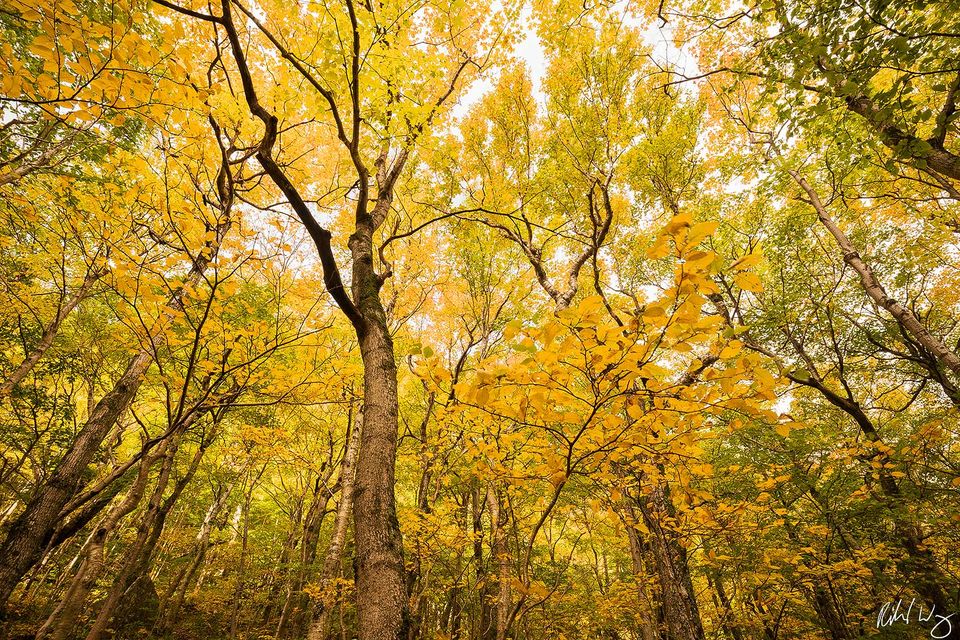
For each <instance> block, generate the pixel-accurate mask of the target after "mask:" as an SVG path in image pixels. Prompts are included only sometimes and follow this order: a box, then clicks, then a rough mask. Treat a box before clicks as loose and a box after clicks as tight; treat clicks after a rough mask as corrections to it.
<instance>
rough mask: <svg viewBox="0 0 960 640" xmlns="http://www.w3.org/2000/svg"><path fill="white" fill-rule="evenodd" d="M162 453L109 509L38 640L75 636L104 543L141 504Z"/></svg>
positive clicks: (148, 461)
mask: <svg viewBox="0 0 960 640" xmlns="http://www.w3.org/2000/svg"><path fill="white" fill-rule="evenodd" d="M163 453H164V452H163V448H161V449H160V450H159V451H157V452H156V453H155V454H153V455H151V456H148V457H145V458H143V459H141V461H140V469H139V472H138V473H137V478H136V480H135V481H134V483H133V485H132V486H131V487H130V489H129V490H128V491H127V494H126V495H125V496H124V498H123V500H121V501H120V502H119V503H117V504H115V505H114V506H113V507H112V508H111V509H110V511H109V512H108V513H107V515H106V517H104V519H103V522H101V523H100V524H99V525H98V526H97V528H96V530H95V531H94V532H93V535H92V537H91V538H90V541H89V542H88V544H87V548H86V549H85V551H84V554H83V559H82V560H81V562H80V565H79V567H78V568H77V573H76V574H75V575H74V577H73V580H72V581H71V583H70V587H69V588H68V589H67V592H66V593H65V594H64V596H63V598H62V599H61V602H60V604H59V606H57V608H56V609H54V611H53V613H51V614H50V617H49V618H47V621H46V623H44V625H43V626H42V627H41V628H40V630H39V631H38V632H37V640H40V639H41V638H45V637H49V638H51V639H52V640H65V639H66V638H68V637H70V636H71V635H72V634H73V633H74V631H75V630H76V626H77V621H78V618H79V616H80V612H81V611H82V610H83V606H84V605H85V604H86V601H87V596H88V595H89V593H90V591H91V589H93V587H94V586H95V585H96V582H97V580H98V579H99V578H100V575H101V573H102V571H103V567H104V564H105V557H104V556H105V548H106V543H107V540H108V539H109V537H110V535H111V534H112V533H113V532H114V530H115V529H116V527H117V525H118V524H119V522H120V520H121V519H122V518H123V517H124V516H126V515H127V514H129V513H130V512H131V511H133V510H134V509H136V508H137V505H139V504H140V500H141V499H142V498H143V493H144V490H145V489H146V486H147V477H148V473H149V471H150V467H151V465H152V464H153V462H155V461H156V460H157V458H158V457H159V456H161V455H163ZM48 632H49V636H48Z"/></svg>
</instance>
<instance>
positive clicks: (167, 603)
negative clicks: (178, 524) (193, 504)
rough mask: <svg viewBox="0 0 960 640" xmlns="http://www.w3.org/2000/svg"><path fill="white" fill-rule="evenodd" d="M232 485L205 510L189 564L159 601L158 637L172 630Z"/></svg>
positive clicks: (231, 482)
mask: <svg viewBox="0 0 960 640" xmlns="http://www.w3.org/2000/svg"><path fill="white" fill-rule="evenodd" d="M233 484H234V483H233V481H230V482H229V483H228V484H227V485H226V487H224V488H223V489H222V490H221V491H220V493H219V494H218V495H216V496H215V498H214V501H213V504H211V505H210V507H209V508H208V509H207V513H206V515H205V516H204V518H203V523H202V524H201V525H200V531H199V532H198V533H197V541H196V543H195V544H194V549H195V551H194V553H193V557H192V559H191V561H190V563H189V564H188V565H187V566H185V567H184V568H183V570H182V571H181V572H180V574H178V576H177V577H176V579H174V580H173V582H171V584H170V587H169V590H168V592H167V595H166V596H165V597H164V599H163V600H162V601H161V605H160V622H159V624H158V627H157V630H158V635H164V634H165V633H167V632H168V631H169V630H170V629H171V628H172V626H173V623H174V622H175V621H176V619H177V616H178V615H179V613H180V608H181V607H182V606H183V601H184V600H185V599H186V595H187V591H188V590H189V589H190V584H191V583H192V582H193V578H194V576H195V575H196V573H197V570H198V569H199V568H200V565H201V564H203V560H204V558H205V557H206V553H207V549H208V548H209V546H210V535H211V533H212V532H213V524H214V521H215V520H216V518H217V517H218V516H219V514H220V513H221V512H222V511H223V510H224V508H225V507H226V506H227V501H228V500H229V499H230V494H231V492H232V490H233Z"/></svg>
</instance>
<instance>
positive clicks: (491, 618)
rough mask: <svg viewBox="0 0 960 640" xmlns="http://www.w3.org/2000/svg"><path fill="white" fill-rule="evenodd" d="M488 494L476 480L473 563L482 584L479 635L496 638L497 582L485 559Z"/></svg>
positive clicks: (487, 639) (472, 494)
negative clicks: (482, 492)
mask: <svg viewBox="0 0 960 640" xmlns="http://www.w3.org/2000/svg"><path fill="white" fill-rule="evenodd" d="M481 496H483V497H481ZM485 498H486V494H481V493H480V488H479V486H477V485H476V481H474V486H473V487H472V488H471V492H470V503H471V516H472V522H473V564H474V566H475V567H476V572H477V584H479V585H481V587H480V589H479V591H480V593H479V596H480V612H479V613H480V615H479V620H478V626H479V631H478V633H477V637H479V638H480V639H481V640H494V639H495V638H496V637H497V619H496V607H495V606H494V603H495V602H496V598H497V596H496V593H495V592H494V586H495V583H494V581H493V580H492V579H491V576H490V573H491V572H490V570H489V567H488V566H487V564H486V563H485V562H484V559H483V537H484V529H483V509H484V503H485V501H486V500H485Z"/></svg>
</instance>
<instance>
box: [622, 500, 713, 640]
mask: <svg viewBox="0 0 960 640" xmlns="http://www.w3.org/2000/svg"><path fill="white" fill-rule="evenodd" d="M637 503H638V506H639V508H640V513H641V515H642V516H643V522H644V524H645V525H646V527H647V529H648V530H649V531H650V538H649V544H650V551H651V555H652V556H653V563H654V566H655V567H656V572H657V579H658V582H659V585H660V592H661V601H662V604H663V609H664V617H665V618H666V623H667V628H668V629H669V631H670V636H671V638H674V639H675V640H704V638H705V636H704V632H703V624H702V622H701V620H700V608H699V606H698V604H697V596H696V592H695V591H694V589H693V580H692V579H691V577H690V565H689V564H688V562H687V551H686V549H684V547H683V545H681V543H680V540H679V536H678V534H677V532H676V531H674V530H673V528H672V524H671V523H672V522H674V521H675V520H676V511H675V509H674V507H673V503H672V502H671V500H670V493H669V489H668V488H667V487H666V485H664V484H662V483H658V484H657V485H655V486H654V487H652V489H651V491H650V493H649V495H644V496H641V497H640V498H639V500H638V501H637Z"/></svg>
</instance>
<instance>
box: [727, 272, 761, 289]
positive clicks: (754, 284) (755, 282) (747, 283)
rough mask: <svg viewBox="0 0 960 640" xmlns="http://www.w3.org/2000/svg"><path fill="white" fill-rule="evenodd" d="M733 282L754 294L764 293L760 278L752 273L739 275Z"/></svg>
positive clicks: (734, 277)
mask: <svg viewBox="0 0 960 640" xmlns="http://www.w3.org/2000/svg"><path fill="white" fill-rule="evenodd" d="M733 281H734V282H736V283H737V286H738V287H740V288H741V289H743V290H744V291H751V292H753V293H757V292H760V291H763V283H762V282H760V278H758V277H757V276H756V275H754V274H752V273H738V274H736V275H735V276H733Z"/></svg>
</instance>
